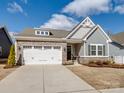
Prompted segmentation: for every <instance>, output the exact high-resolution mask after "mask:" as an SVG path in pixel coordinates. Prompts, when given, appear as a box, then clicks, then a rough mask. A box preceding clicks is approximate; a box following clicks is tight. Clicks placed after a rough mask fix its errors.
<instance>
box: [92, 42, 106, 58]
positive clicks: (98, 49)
mask: <svg viewBox="0 0 124 93" xmlns="http://www.w3.org/2000/svg"><path fill="white" fill-rule="evenodd" d="M90 56H104V45H99V44H91V45H90Z"/></svg>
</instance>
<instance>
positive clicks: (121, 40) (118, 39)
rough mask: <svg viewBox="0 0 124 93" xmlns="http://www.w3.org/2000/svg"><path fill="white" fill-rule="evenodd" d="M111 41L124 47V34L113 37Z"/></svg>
mask: <svg viewBox="0 0 124 93" xmlns="http://www.w3.org/2000/svg"><path fill="white" fill-rule="evenodd" d="M111 39H112V40H113V41H115V42H118V43H120V44H123V45H124V32H120V33H117V34H114V35H112V36H111Z"/></svg>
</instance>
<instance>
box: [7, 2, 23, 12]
mask: <svg viewBox="0 0 124 93" xmlns="http://www.w3.org/2000/svg"><path fill="white" fill-rule="evenodd" d="M7 10H8V11H9V12H11V13H15V12H21V13H23V9H22V7H21V6H20V5H19V4H17V3H16V2H13V3H9V4H8V8H7Z"/></svg>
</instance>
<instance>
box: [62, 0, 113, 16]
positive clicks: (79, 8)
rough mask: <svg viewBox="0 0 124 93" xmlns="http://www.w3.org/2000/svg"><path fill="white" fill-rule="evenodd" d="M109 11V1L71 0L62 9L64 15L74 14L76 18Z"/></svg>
mask: <svg viewBox="0 0 124 93" xmlns="http://www.w3.org/2000/svg"><path fill="white" fill-rule="evenodd" d="M110 10H111V0H73V1H72V2H71V3H69V4H68V5H66V6H65V7H64V8H63V12H64V13H71V14H76V15H77V16H88V15H93V14H99V13H104V12H109V11H110Z"/></svg>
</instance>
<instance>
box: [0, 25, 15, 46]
mask: <svg viewBox="0 0 124 93" xmlns="http://www.w3.org/2000/svg"><path fill="white" fill-rule="evenodd" d="M0 29H2V31H5V34H6V36H7V38H8V39H9V41H10V42H11V43H12V44H13V41H12V38H11V36H10V35H9V33H8V30H7V28H6V27H5V26H0Z"/></svg>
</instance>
